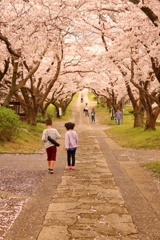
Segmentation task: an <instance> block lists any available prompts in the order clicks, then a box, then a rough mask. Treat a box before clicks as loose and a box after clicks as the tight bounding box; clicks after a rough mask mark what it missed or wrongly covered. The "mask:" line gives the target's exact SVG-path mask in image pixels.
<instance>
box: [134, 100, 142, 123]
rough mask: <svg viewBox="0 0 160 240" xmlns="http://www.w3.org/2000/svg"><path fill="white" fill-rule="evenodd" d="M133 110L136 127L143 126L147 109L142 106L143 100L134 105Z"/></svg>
mask: <svg viewBox="0 0 160 240" xmlns="http://www.w3.org/2000/svg"><path fill="white" fill-rule="evenodd" d="M133 112H134V127H143V125H144V112H145V109H144V107H143V106H142V103H141V102H139V105H138V104H136V106H135V105H134V107H133Z"/></svg>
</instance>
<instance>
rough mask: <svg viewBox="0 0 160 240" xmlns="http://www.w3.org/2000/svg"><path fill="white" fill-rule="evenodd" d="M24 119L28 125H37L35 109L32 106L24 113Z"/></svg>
mask: <svg viewBox="0 0 160 240" xmlns="http://www.w3.org/2000/svg"><path fill="white" fill-rule="evenodd" d="M26 120H27V123H28V124H29V125H32V126H36V125H37V111H36V110H35V109H33V108H28V111H27V113H26Z"/></svg>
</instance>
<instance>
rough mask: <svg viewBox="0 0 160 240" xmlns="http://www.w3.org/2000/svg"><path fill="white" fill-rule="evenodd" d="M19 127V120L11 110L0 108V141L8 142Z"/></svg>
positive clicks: (14, 135)
mask: <svg viewBox="0 0 160 240" xmlns="http://www.w3.org/2000/svg"><path fill="white" fill-rule="evenodd" d="M20 126H21V121H20V118H19V116H18V115H17V114H15V112H14V111H13V110H12V109H9V108H5V107H0V141H10V140H11V139H12V138H14V137H16V136H17V134H18V132H19V129H20Z"/></svg>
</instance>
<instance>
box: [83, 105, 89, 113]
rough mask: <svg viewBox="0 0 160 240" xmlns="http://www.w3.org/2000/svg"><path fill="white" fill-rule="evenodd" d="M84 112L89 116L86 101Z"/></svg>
mask: <svg viewBox="0 0 160 240" xmlns="http://www.w3.org/2000/svg"><path fill="white" fill-rule="evenodd" d="M84 112H85V115H86V116H89V109H88V103H86V105H85V107H84Z"/></svg>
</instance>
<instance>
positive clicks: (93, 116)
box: [91, 108, 96, 122]
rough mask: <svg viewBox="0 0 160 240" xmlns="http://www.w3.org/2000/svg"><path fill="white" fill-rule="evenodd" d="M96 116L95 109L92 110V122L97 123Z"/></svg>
mask: <svg viewBox="0 0 160 240" xmlns="http://www.w3.org/2000/svg"><path fill="white" fill-rule="evenodd" d="M95 115H96V112H95V109H94V108H92V110H91V121H92V122H95Z"/></svg>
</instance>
